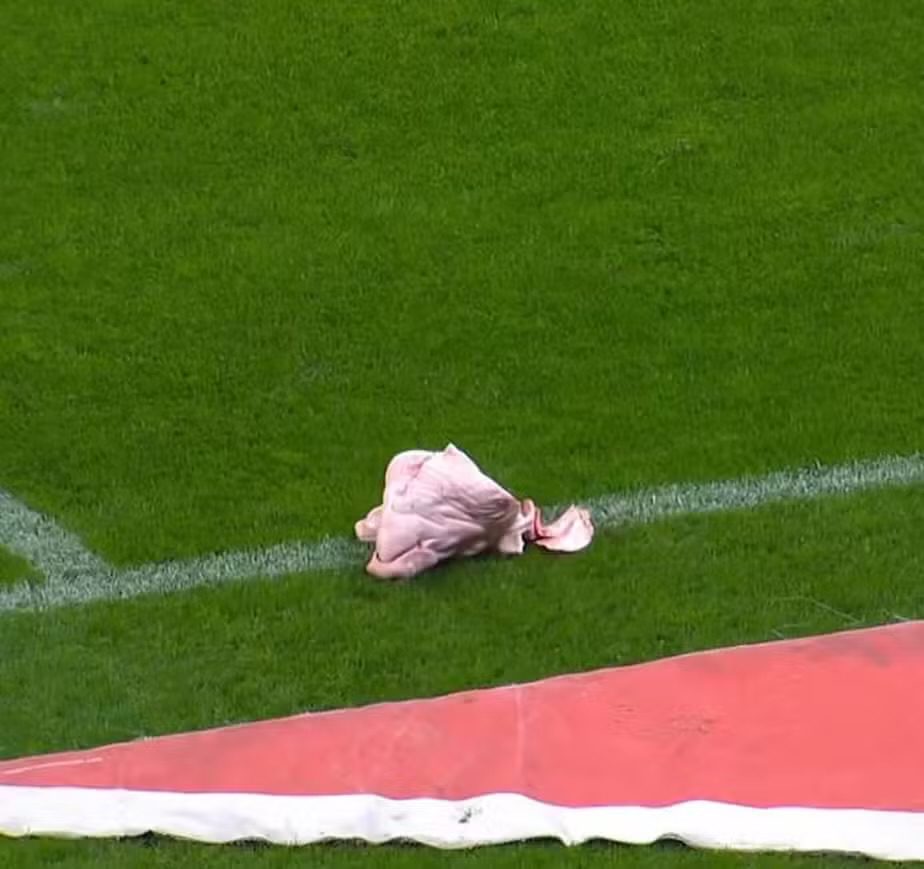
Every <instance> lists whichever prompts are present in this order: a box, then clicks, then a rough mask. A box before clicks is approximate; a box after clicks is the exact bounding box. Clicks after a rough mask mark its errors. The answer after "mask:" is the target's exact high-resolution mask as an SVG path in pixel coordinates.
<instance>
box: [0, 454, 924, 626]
mask: <svg viewBox="0 0 924 869" xmlns="http://www.w3.org/2000/svg"><path fill="white" fill-rule="evenodd" d="M920 482H924V455H922V454H915V455H911V456H886V457H882V458H878V459H871V460H868V461H858V462H851V463H849V464H845V465H831V466H821V465H819V466H816V467H813V468H803V469H798V470H791V471H777V472H775V473H772V474H768V475H766V476H763V477H744V478H742V479H739V480H726V481H722V482H714V483H680V484H674V485H669V486H661V487H658V488H653V489H643V490H640V491H636V492H630V493H627V494H624V495H605V496H603V497H600V498H595V499H592V500H590V501H587V502H584V503H585V504H587V506H589V507H590V509H591V511H592V513H593V516H594V520H595V522H596V523H597V525H598V526H600V527H602V528H606V527H616V526H626V525H639V524H644V523H648V522H655V521H658V520H660V519H664V518H668V517H671V516H678V515H688V514H694V513H712V512H718V511H726V510H741V509H748V508H752V507H757V506H760V505H762V504H771V503H776V502H780V501H806V500H811V499H814V498H821V497H825V496H830V495H847V494H850V493H853V492H859V491H862V490H864V489H880V488H887V487H895V486H908V485H912V484H915V483H920ZM0 546H4V547H5V548H7V549H9V550H11V551H13V552H15V553H16V554H18V555H21V556H22V557H23V558H25V559H27V560H28V561H30V562H31V563H32V564H33V565H35V566H36V567H37V568H39V569H40V570H41V571H42V573H44V575H45V582H44V583H39V584H36V583H30V582H21V583H19V584H17V585H13V586H11V587H8V588H6V589H0V613H3V612H11V611H14V610H20V611H22V610H39V609H51V608H55V607H60V606H68V605H71V604H81V603H88V602H90V601H95V600H115V599H120V598H129V597H136V596H138V595H142V594H155V593H159V594H172V593H174V592H177V591H183V590H185V589H189V588H195V587H197V586H200V585H209V584H216V583H222V582H229V581H240V580H246V579H258V578H262V577H276V576H283V575H286V574H293V573H307V572H312V571H319V570H334V569H343V568H354V567H359V566H360V565H361V564H362V563H363V561H364V559H365V557H366V554H367V549H366V547H365V546H363V545H362V544H360V543H358V542H356V541H355V540H351V539H347V538H343V537H335V538H328V539H326V540H321V541H318V542H315V543H301V542H295V543H283V544H279V545H278V546H271V547H268V548H266V549H257V550H244V551H237V552H224V553H218V554H215V555H207V556H204V557H202V558H192V559H188V560H184V561H165V562H161V563H157V564H145V565H141V566H139V567H132V568H127V569H116V568H114V567H112V566H110V565H108V564H107V563H106V562H105V561H103V559H101V558H99V557H98V556H97V555H94V554H93V553H92V552H90V551H88V550H87V549H86V547H84V545H83V544H82V543H81V542H80V540H79V539H78V538H77V537H76V536H75V535H73V534H71V533H70V532H68V531H65V530H64V529H63V528H61V526H60V525H58V524H57V523H56V522H55V521H54V520H53V519H51V518H49V517H47V516H44V515H42V514H40V513H37V512H35V511H34V510H31V509H30V508H29V507H27V506H26V505H25V504H23V503H22V502H20V501H18V500H17V499H16V498H14V497H13V496H12V495H10V494H8V493H5V492H3V491H0Z"/></svg>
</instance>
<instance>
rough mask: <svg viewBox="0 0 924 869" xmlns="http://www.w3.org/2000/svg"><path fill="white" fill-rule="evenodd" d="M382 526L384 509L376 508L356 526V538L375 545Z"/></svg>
mask: <svg viewBox="0 0 924 869" xmlns="http://www.w3.org/2000/svg"><path fill="white" fill-rule="evenodd" d="M381 524H382V507H381V506H379V507H375V508H374V509H372V510H370V511H369V512H368V513H367V514H366V518H365V519H360V520H359V522H357V523H356V525H355V526H354V530H355V531H356V536H357V537H358V538H359V539H360V540H362V542H363V543H375V541H376V538H377V537H378V535H379V526H380V525H381Z"/></svg>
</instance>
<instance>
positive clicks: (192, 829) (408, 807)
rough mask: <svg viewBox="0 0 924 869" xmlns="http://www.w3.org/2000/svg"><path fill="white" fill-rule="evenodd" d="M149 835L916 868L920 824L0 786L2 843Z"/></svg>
mask: <svg viewBox="0 0 924 869" xmlns="http://www.w3.org/2000/svg"><path fill="white" fill-rule="evenodd" d="M147 832H153V833H160V834H163V835H168V836H174V837H178V838H186V839H196V840H199V841H206V842H215V843H223V842H232V841H240V840H261V841H266V842H272V843H275V844H280V845H306V844H309V843H312V842H322V841H325V840H332V839H356V840H363V841H366V842H371V843H382V842H388V841H391V840H410V841H414V842H419V843H421V844H424V845H431V846H434V847H437V848H469V847H474V846H476V845H492V844H501V843H505V842H514V841H521V840H524V839H538V838H555V839H559V840H561V841H562V842H563V843H564V844H566V845H578V844H580V843H582V842H586V841H588V840H591V839H606V840H610V841H613V842H622V843H626V844H650V843H652V842H655V841H657V840H659V839H675V840H680V841H682V842H685V843H686V844H688V845H691V846H694V847H702V848H715V849H734V850H739V851H813V852H818V851H835V852H841V853H851V854H859V855H865V856H867V857H874V858H878V859H882V860H924V814H921V813H915V812H899V811H879V810H868V809H822V808H801V807H781V808H754V807H749V806H738V805H730V804H728V803H719V802H709V801H692V802H684V803H678V804H675V805H671V806H664V807H643V806H594V807H586V808H567V807H564V806H556V805H550V804H548V803H541V802H537V801H535V800H531V799H529V798H527V797H524V796H521V795H519V794H487V795H485V796H481V797H475V798H472V799H468V800H462V801H449V800H435V799H410V800H393V799H385V798H383V797H377V796H372V795H368V794H357V795H347V796H274V795H267V794H247V793H222V794H216V793H171V792H156V791H131V790H102V789H93V788H52V787H11V786H0V833H3V834H5V835H7V836H14V837H19V836H30V835H36V836H39V835H41V836H58V837H65V838H70V837H112V836H136V835H141V834H143V833H147Z"/></svg>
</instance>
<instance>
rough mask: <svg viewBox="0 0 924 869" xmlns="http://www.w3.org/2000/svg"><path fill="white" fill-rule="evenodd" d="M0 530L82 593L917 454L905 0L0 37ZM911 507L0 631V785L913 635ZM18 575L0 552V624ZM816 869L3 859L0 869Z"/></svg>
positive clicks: (917, 71)
mask: <svg viewBox="0 0 924 869" xmlns="http://www.w3.org/2000/svg"><path fill="white" fill-rule="evenodd" d="M0 31H2V32H3V33H4V40H3V42H4V48H3V51H2V52H0V201H2V208H0V215H2V217H0V219H2V226H0V229H2V232H0V489H6V490H8V491H10V492H12V493H14V494H15V495H16V496H17V497H19V498H21V499H23V500H24V501H26V502H27V503H29V504H30V505H31V506H33V507H34V508H36V509H40V510H42V511H44V512H46V513H48V514H50V515H52V516H54V517H56V518H57V519H58V520H59V521H60V522H62V523H63V524H65V525H66V526H67V527H68V528H69V529H71V530H73V531H75V532H76V533H78V534H79V535H80V536H81V538H82V539H83V540H84V541H85V542H86V543H87V545H89V546H90V547H91V548H92V549H94V550H95V551H98V552H100V553H101V554H103V555H104V556H105V557H106V558H107V559H108V560H110V561H112V562H113V563H115V564H119V565H131V564H137V563H140V562H145V561H149V560H154V559H167V558H174V557H186V556H193V555H198V554H203V553H208V552H215V551H222V550H226V549H231V548H243V547H251V546H263V545H268V544H273V543H278V542H281V541H286V540H293V539H306V540H315V539H318V538H321V537H323V536H325V535H344V534H347V533H349V532H350V529H351V527H352V522H353V521H354V520H355V519H357V518H358V517H359V516H360V515H362V514H363V513H364V512H365V511H366V510H367V509H368V508H369V507H371V506H372V505H373V504H374V503H375V502H376V499H377V497H378V496H379V494H380V486H381V484H380V478H381V475H382V471H383V468H384V465H385V463H386V461H387V460H388V458H389V457H390V456H391V455H392V454H393V453H394V452H397V451H398V450H401V449H406V448H409V447H414V446H425V447H430V448H440V447H442V446H443V445H445V443H446V442H447V441H450V440H452V441H454V442H456V443H457V444H458V445H459V446H461V447H463V448H464V449H466V450H467V451H469V452H470V453H471V454H472V455H473V456H474V457H475V458H476V459H477V460H478V461H480V462H481V463H482V464H483V465H484V467H485V469H486V470H487V471H488V472H489V473H491V474H492V475H494V476H496V477H497V478H498V479H500V480H501V481H503V482H504V483H505V484H507V485H508V486H510V487H511V488H513V489H515V490H517V491H518V492H521V493H524V494H529V495H531V496H532V497H534V498H536V499H537V500H538V501H540V502H541V503H561V502H565V501H570V500H572V499H577V498H582V497H591V496H596V495H601V494H605V493H610V492H620V491H623V490H626V489H630V488H633V487H637V486H650V485H657V484H661V483H668V482H675V481H708V480H714V479H719V478H730V477H738V476H740V475H742V474H760V473H764V472H767V471H770V470H774V469H777V468H785V467H793V466H803V465H807V464H810V463H812V462H815V461H822V462H841V461H846V460H850V459H864V458H871V457H876V456H880V455H884V454H908V453H912V452H915V451H921V450H922V449H924V215H922V205H921V204H922V202H924V149H922V148H921V142H922V141H924V111H922V106H924V83H922V78H921V45H922V44H924V7H922V6H921V4H920V2H919V0H891V2H888V3H885V4H883V3H877V2H874V0H840V2H838V0H827V2H822V0H798V2H796V0H780V2H775V3H770V2H764V0H757V2H751V3H732V2H729V0H704V2H701V3H691V2H677V3H666V2H658V0H655V2H649V3H640V2H628V0H624V2H621V3H610V2H603V0H591V2H587V3H584V4H573V3H564V2H552V0H550V2H544V3H540V2H530V0H520V2H509V3H507V2H500V0H493V2H486V0H484V2H477V0H449V2H444V3H430V2H424V0H413V2H404V3H398V2H380V3H364V2H360V3H354V4H346V3H333V2H331V3H320V2H311V0H307V2H306V0H302V2H295V0H262V2H257V0H241V2H237V3H224V4H218V3H215V2H208V0H186V2H182V3H180V2H161V3H153V4H152V3H141V2H137V0H69V2H68V3H66V4H62V3H54V2H50V0H41V2H40V0H22V2H19V3H12V2H10V3H7V4H4V6H3V8H2V9H0ZM922 524H924V490H922V489H921V488H920V487H917V488H914V487H909V488H907V489H904V490H901V489H900V490H891V491H879V492H868V493H865V494H862V495H855V496H850V497H845V498H836V499H828V500H822V501H817V502H812V503H801V504H800V503H795V504H788V505H783V506H768V507H765V508H762V509H759V510H756V511H751V512H739V513H726V514H719V515H714V516H702V517H681V518H677V519H674V520H671V521H665V522H661V523H658V524H654V525H650V526H646V527H643V528H632V529H625V530H620V531H610V532H606V533H604V534H602V535H600V536H599V537H598V539H597V540H596V541H595V543H594V545H593V547H592V549H591V550H590V551H589V552H588V553H586V554H584V555H581V556H577V557H574V558H570V559H555V558H549V557H543V556H542V555H541V554H537V553H534V552H533V553H529V554H528V555H527V556H525V557H524V558H522V559H517V560H511V561H490V562H489V561H476V562H472V563H465V564H458V565H453V566H450V567H449V568H448V569H445V570H440V571H438V572H437V573H435V574H433V575H432V576H430V577H424V578H421V579H419V580H418V581H415V582H413V583H408V584H401V585H397V586H383V585H376V584H374V583H373V582H372V581H371V580H369V579H367V578H366V577H365V576H364V575H363V574H362V573H361V572H360V571H355V572H351V571H340V572H329V573H315V574H311V575H304V576H292V577H288V578H285V579H282V580H277V581H269V580H266V581H256V582H249V583H240V584H235V585H227V586H223V587H220V588H202V589H198V590H195V591H190V592H186V593H182V594H177V595H173V596H170V595H158V596H155V597H147V598H144V597H143V598H137V599H134V600H131V601H127V602H103V603H97V604H91V605H87V606H83V607H72V608H62V609H56V610H51V611H48V612H44V613H22V614H15V615H14V614H9V613H2V612H0V757H3V758H6V757H14V756H17V755H20V754H27V753H38V752H43V751H53V750H59V749H65V748H71V747H88V746H92V745H95V744H98V743H101V742H113V741H118V740H124V739H132V738H135V737H137V736H140V735H153V734H160V733H166V732H172V731H179V730H184V729H189V728H194V727H206V726H212V725H217V724H223V723H226V722H236V721H245V720H250V719H254V718H265V717H270V716H274V715H282V714H286V713H291V712H295V711H300V710H304V709H319V708H329V707H335V706H342V705H346V704H355V703H362V702H367V701H374V700H383V699H396V698H405V697H414V696H421V695H429V694H436V693H440V692H448V691H452V690H457V689H461V688H468V687H473V686H482V685H495V684H502V683H505V682H509V681H517V680H523V679H534V678H540V677H542V676H546V675H551V674H553V673H561V672H568V671H573V670H580V669H589V668H592V667H597V666H605V665H612V664H619V663H629V662H635V661H640V660H646V659H650V658H654V657H658V656H663V655H667V654H671V653H675V652H681V651H687V650H692V649H701V648H708V647H713V646H716V645H721V644H733V643H740V642H748V641H756V640H765V639H772V638H774V637H781V636H797V635H804V634H810V633H815V632H819V631H824V630H833V629H837V628H842V627H847V626H855V625H865V624H875V623H879V622H883V621H889V620H893V619H895V618H911V617H924V585H922V583H921V577H922V575H924V545H922V543H921V531H920V529H921V527H922ZM26 572H27V568H26V566H25V565H24V564H22V563H20V562H18V561H16V560H15V559H13V558H12V556H10V555H9V554H8V553H4V552H0V584H2V585H5V584H7V583H9V582H11V581H13V580H15V579H18V578H21V577H23V576H24V575H26ZM309 862H310V863H311V864H312V865H319V866H331V867H347V866H360V865H362V866H367V865H373V864H374V865H376V866H379V865H381V866H394V867H410V866H415V867H416V866H422V867H424V866H465V867H469V866H470V867H472V869H478V867H482V866H494V865H499V866H507V865H510V866H513V865H516V866H521V865H524V866H525V865H531V866H532V865H537V866H542V865H565V866H584V865H586V866H593V867H596V866H603V865H607V866H609V865H614V864H616V865H620V866H653V865H658V866H662V865H667V866H676V867H686V866H706V865H710V866H712V865H721V866H729V867H744V866H755V867H761V869H763V867H771V866H785V867H812V869H820V867H829V866H830V867H833V866H843V865H850V863H851V861H850V860H849V858H830V857H811V856H809V857H792V858H790V857H785V856H750V855H733V854H729V855H717V854H710V853H702V852H694V851H690V850H687V849H684V848H682V847H678V846H673V845H664V846H658V847H653V848H629V847H616V846H602V845H592V846H585V847H580V848H576V849H565V848H563V847H561V846H558V845H550V844H530V845H518V846H510V847H503V848H492V849H484V850H480V851H476V852H472V853H441V852H435V851H430V850H427V849H424V848H418V847H409V846H383V847H378V848H369V847H356V846H352V845H336V846H333V845H331V846H318V847H311V848H304V849H285V848H264V847H251V846H234V847H205V846H198V845H193V844H189V843H178V842H172V841H167V840H162V839H143V840H140V841H125V842H102V843H93V842H59V841H36V840H28V841H13V840H9V841H6V840H5V841H0V864H2V865H9V866H16V867H26V869H31V867H38V866H45V865H55V866H90V865H93V866H113V867H114V866H120V867H121V866H138V867H161V866H183V865H192V864H195V865H202V866H209V867H212V866H214V867H219V866H220V867H233V869H251V867H275V866H294V865H307V864H308V863H309Z"/></svg>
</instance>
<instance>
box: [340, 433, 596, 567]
mask: <svg viewBox="0 0 924 869" xmlns="http://www.w3.org/2000/svg"><path fill="white" fill-rule="evenodd" d="M355 530H356V536H357V537H358V538H359V539H360V540H362V541H364V542H367V543H374V544H375V552H374V553H373V555H372V558H371V559H370V561H369V563H368V565H367V566H366V569H367V570H368V571H369V573H371V574H372V575H373V576H377V577H380V578H382V579H401V578H407V577H411V576H415V575H416V574H418V573H421V572H422V571H424V570H427V569H428V568H431V567H433V566H435V565H436V564H438V563H439V562H441V561H444V560H446V559H448V558H455V557H462V556H469V555H477V554H479V553H483V552H497V553H501V554H505V555H519V554H520V553H522V552H523V548H524V545H525V542H526V541H532V542H535V543H536V544H537V545H538V546H541V547H543V548H544V549H550V550H554V551H556V552H577V551H578V550H580V549H584V548H585V547H586V546H588V545H589V544H590V541H591V539H592V538H593V533H594V531H593V523H592V522H591V518H590V514H589V512H588V511H587V510H585V509H583V508H580V507H570V508H569V509H568V510H567V511H565V513H564V514H563V515H562V516H560V517H559V518H558V519H557V520H555V521H554V522H551V523H550V524H548V525H546V524H544V523H543V522H542V517H541V515H540V513H539V510H538V509H537V508H536V506H535V504H534V503H533V502H532V501H531V500H529V499H525V500H523V501H521V500H519V499H518V498H516V497H514V496H513V495H511V494H510V493H509V492H508V491H507V490H506V489H504V488H503V487H501V486H500V485H498V484H497V483H496V482H494V480H492V479H491V478H490V477H488V476H486V475H485V474H484V473H482V471H481V470H480V469H479V468H478V466H477V465H476V464H475V463H474V462H473V461H472V460H471V459H470V458H469V457H468V456H467V455H466V454H465V453H463V452H462V451H461V450H459V449H457V448H456V447H454V446H453V445H452V444H450V445H449V446H447V447H446V449H445V450H443V451H442V452H429V451H425V450H409V451H407V452H403V453H399V454H398V455H397V456H395V457H394V458H393V459H392V460H391V462H390V463H389V465H388V468H387V470H386V472H385V493H384V496H383V503H382V504H381V505H380V506H378V507H375V508H374V509H372V510H370V511H369V513H368V514H367V515H366V517H365V518H363V519H361V520H360V521H359V522H357V523H356V529H355Z"/></svg>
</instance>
